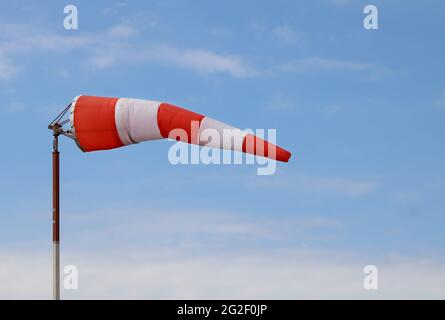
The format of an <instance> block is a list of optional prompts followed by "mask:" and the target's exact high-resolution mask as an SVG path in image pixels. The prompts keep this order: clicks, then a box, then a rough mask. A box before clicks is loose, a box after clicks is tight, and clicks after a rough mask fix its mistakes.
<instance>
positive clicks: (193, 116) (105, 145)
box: [70, 95, 291, 162]
mask: <svg viewBox="0 0 445 320" xmlns="http://www.w3.org/2000/svg"><path fill="white" fill-rule="evenodd" d="M70 112H71V114H70V123H71V131H72V133H73V136H74V137H75V140H76V143H77V145H78V146H79V148H80V149H81V150H83V151H85V152H90V151H97V150H108V149H114V148H119V147H122V146H125V145H130V144H134V143H139V142H142V141H148V140H157V139H163V138H169V139H174V140H180V141H183V142H187V143H192V144H198V145H202V146H207V147H212V148H220V149H228V150H233V151H240V152H245V153H249V154H254V155H258V156H262V157H267V158H270V159H274V160H278V161H284V162H287V161H289V158H290V156H291V153H290V152H289V151H287V150H284V149H282V148H280V147H278V146H276V145H275V144H272V143H270V142H268V141H265V140H263V139H261V138H259V137H256V136H254V135H251V134H246V133H244V132H243V131H241V130H240V129H237V128H235V127H232V126H230V125H228V124H225V123H223V122H220V121H217V120H214V119H212V118H210V117H206V116H204V115H201V114H198V113H195V112H192V111H189V110H186V109H183V108H180V107H177V106H174V105H171V104H168V103H162V102H157V101H150V100H139V99H127V98H106V97H95V96H84V95H82V96H78V97H76V98H75V99H74V101H73V103H72V104H71V111H70ZM216 137H219V138H216Z"/></svg>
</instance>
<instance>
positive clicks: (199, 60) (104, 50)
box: [0, 23, 255, 80]
mask: <svg viewBox="0 0 445 320" xmlns="http://www.w3.org/2000/svg"><path fill="white" fill-rule="evenodd" d="M2 29H3V28H2ZM5 29H6V30H8V32H9V33H8V34H4V35H3V36H2V37H1V38H0V53H3V58H2V59H0V79H3V80H7V79H10V78H11V77H12V76H13V75H14V74H15V70H16V68H15V67H14V64H13V63H7V61H8V59H9V60H11V61H13V60H15V64H18V63H19V62H18V61H19V60H20V59H19V58H20V56H22V55H30V54H35V53H38V52H51V53H58V54H70V53H71V52H72V50H78V51H77V52H80V53H81V55H79V54H78V55H77V57H81V58H82V57H83V58H84V59H85V60H84V61H86V62H87V63H89V64H90V65H91V66H93V67H96V68H109V67H115V66H117V65H122V64H127V65H132V64H138V65H140V64H158V63H160V64H163V65H165V66H168V67H177V68H181V69H188V70H191V71H194V72H198V73H204V74H212V73H225V74H229V75H231V76H233V77H246V76H251V75H253V74H254V73H255V69H254V68H253V67H251V66H249V65H248V64H247V63H246V61H245V60H244V59H243V58H241V57H239V56H236V55H230V54H220V53H216V52H213V51H211V50H207V49H202V48H177V47H175V46H171V45H166V44H159V43H148V44H140V41H138V40H137V39H133V40H132V38H134V37H135V36H136V35H137V33H138V30H137V29H136V28H134V27H133V26H132V25H130V24H124V23H121V24H118V25H115V26H112V27H111V28H109V29H107V30H104V31H101V32H90V33H80V34H76V35H71V34H70V35H65V34H64V35H60V34H54V33H51V32H48V31H45V30H41V29H37V28H34V27H31V26H26V25H5ZM0 58H1V56H0Z"/></svg>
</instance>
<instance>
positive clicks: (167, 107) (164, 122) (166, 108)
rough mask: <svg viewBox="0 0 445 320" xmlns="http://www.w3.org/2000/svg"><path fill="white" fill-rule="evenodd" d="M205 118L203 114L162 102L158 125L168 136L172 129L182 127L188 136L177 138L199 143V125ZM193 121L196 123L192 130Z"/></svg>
mask: <svg viewBox="0 0 445 320" xmlns="http://www.w3.org/2000/svg"><path fill="white" fill-rule="evenodd" d="M203 118H204V116H203V115H201V114H198V113H194V112H192V111H189V110H186V109H182V108H179V107H176V106H174V105H171V104H168V103H161V105H160V106H159V109H158V126H159V131H160V132H161V135H162V137H164V138H168V137H169V134H170V132H171V131H172V130H175V129H182V130H184V131H185V133H187V138H186V139H182V138H181V139H177V140H181V141H183V140H184V141H183V142H188V143H195V144H197V143H198V132H199V126H200V125H201V120H202V119H203ZM193 123H195V127H194V128H193V129H194V130H192V124H193ZM174 138H176V135H175V137H174Z"/></svg>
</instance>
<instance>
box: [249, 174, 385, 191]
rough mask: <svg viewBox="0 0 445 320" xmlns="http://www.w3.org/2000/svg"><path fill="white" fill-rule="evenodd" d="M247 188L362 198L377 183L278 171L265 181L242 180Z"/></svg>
mask: <svg viewBox="0 0 445 320" xmlns="http://www.w3.org/2000/svg"><path fill="white" fill-rule="evenodd" d="M244 180H245V183H246V185H247V186H249V187H255V188H262V187H267V188H270V187H277V188H284V189H286V190H290V191H298V192H305V193H313V194H317V193H326V194H331V195H334V196H347V197H363V196H367V195H369V194H371V193H372V192H374V191H375V190H376V189H377V187H378V185H379V184H378V182H377V181H374V180H369V179H357V178H355V179H353V178H349V177H338V176H337V177H336V176H319V175H311V174H307V173H292V172H287V171H284V170H282V171H280V172H279V173H277V174H275V175H273V176H271V177H269V178H268V179H267V180H262V181H258V180H255V181H252V180H249V179H244Z"/></svg>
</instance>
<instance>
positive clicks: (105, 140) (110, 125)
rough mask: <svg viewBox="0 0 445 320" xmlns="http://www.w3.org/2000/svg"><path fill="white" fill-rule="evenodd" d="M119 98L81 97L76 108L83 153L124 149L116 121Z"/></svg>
mask: <svg viewBox="0 0 445 320" xmlns="http://www.w3.org/2000/svg"><path fill="white" fill-rule="evenodd" d="M117 100H118V98H105V97H93V96H80V97H79V98H78V99H77V101H76V105H75V108H74V127H75V130H76V132H75V133H76V139H77V142H78V143H79V145H80V147H81V149H82V150H83V151H86V152H87V151H95V150H107V149H113V148H118V147H122V146H123V143H122V141H121V140H120V138H119V134H118V132H117V128H116V121H115V106H116V102H117Z"/></svg>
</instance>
